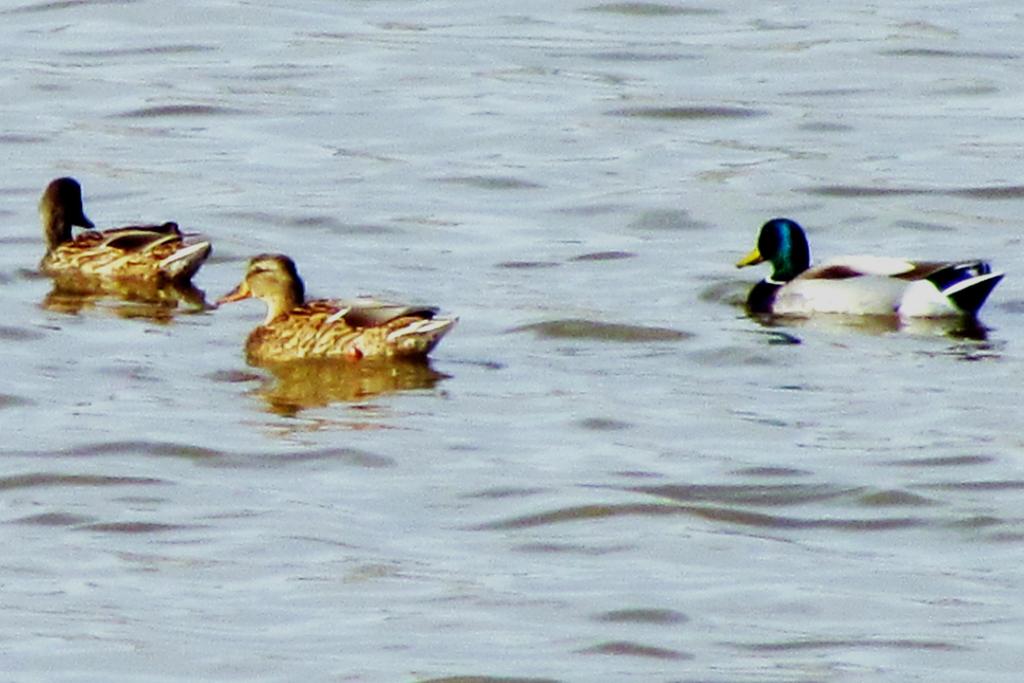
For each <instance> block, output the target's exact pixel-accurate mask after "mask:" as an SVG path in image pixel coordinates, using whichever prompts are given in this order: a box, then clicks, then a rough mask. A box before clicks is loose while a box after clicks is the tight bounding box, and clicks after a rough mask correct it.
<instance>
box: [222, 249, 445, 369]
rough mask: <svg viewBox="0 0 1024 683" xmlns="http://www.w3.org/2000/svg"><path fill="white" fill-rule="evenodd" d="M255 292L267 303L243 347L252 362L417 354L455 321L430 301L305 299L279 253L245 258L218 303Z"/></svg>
mask: <svg viewBox="0 0 1024 683" xmlns="http://www.w3.org/2000/svg"><path fill="white" fill-rule="evenodd" d="M250 297H255V298H257V299H261V300H262V301H263V303H265V304H266V305H267V317H266V319H265V320H264V321H263V324H262V325H260V326H259V327H257V328H256V329H255V330H253V331H252V333H251V334H250V335H249V338H248V340H247V341H246V343H245V351H246V355H247V356H248V358H249V360H250V361H251V362H253V363H256V364H274V363H284V362H289V361H295V360H303V359H314V358H321V359H323V358H335V359H347V360H359V359H361V358H417V357H419V358H422V357H424V356H426V355H427V354H428V353H429V352H430V351H431V349H433V348H434V347H435V346H436V345H437V343H438V342H439V341H441V337H443V336H444V335H445V334H446V333H447V332H448V331H449V330H450V329H451V328H452V326H453V325H454V324H455V322H456V321H455V319H453V318H438V317H435V316H436V314H437V309H436V308H433V307H430V306H404V305H401V304H391V303H384V302H379V301H374V300H372V299H354V300H348V301H345V300H325V299H316V300H308V301H307V300H306V296H305V287H304V285H303V283H302V278H300V277H299V273H298V271H297V270H296V268H295V263H294V262H293V261H292V260H291V259H290V258H288V257H287V256H284V255H283V254H260V255H259V256H255V257H253V258H252V259H251V260H250V261H249V267H248V269H247V270H246V272H245V277H244V278H243V280H242V282H241V283H240V284H239V285H238V286H237V287H235V289H234V290H232V291H231V292H229V293H228V294H226V295H224V296H223V297H221V299H220V300H219V301H218V302H217V303H218V304H224V303H228V302H230V301H240V300H242V299H248V298H250Z"/></svg>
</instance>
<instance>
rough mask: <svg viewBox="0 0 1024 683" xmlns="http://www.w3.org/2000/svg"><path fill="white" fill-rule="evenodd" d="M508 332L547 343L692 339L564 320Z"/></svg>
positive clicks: (682, 334)
mask: <svg viewBox="0 0 1024 683" xmlns="http://www.w3.org/2000/svg"><path fill="white" fill-rule="evenodd" d="M509 332H533V333H535V334H536V335H537V336H538V337H543V338H547V339H590V340H594V341H607V342H665V341H680V340H683V339H690V338H691V337H692V336H693V335H692V334H690V333H689V332H683V331H681V330H673V329H671V328H668V327H644V326H641V325H623V324H618V323H605V322H598V321H596V320H583V319H578V318H567V319H563V320H547V321H545V322H540V323H532V324H530V325H520V326H519V327H513V328H512V329H511V330H509Z"/></svg>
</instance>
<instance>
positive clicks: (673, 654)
mask: <svg viewBox="0 0 1024 683" xmlns="http://www.w3.org/2000/svg"><path fill="white" fill-rule="evenodd" d="M578 652H579V653H580V654H584V655H618V656H626V657H647V658H651V659H674V660H687V659H693V655H692V654H690V653H688V652H681V651H679V650H670V649H668V648H664V647H654V646H653V645H643V644H642V643H633V642H630V641H627V640H613V641H609V642H607V643H599V644H597V645H594V646H593V647H588V648H585V649H583V650H579V651H578Z"/></svg>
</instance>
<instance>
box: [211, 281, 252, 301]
mask: <svg viewBox="0 0 1024 683" xmlns="http://www.w3.org/2000/svg"><path fill="white" fill-rule="evenodd" d="M251 296H252V290H251V289H249V283H248V282H246V281H245V280H242V282H241V284H239V285H238V286H237V287H235V288H234V289H232V290H231V291H230V292H228V293H227V294H225V295H224V296H222V297H221V298H219V299H217V305H218V306H220V305H221V304H227V303H231V302H232V301H241V300H242V299H248V298H249V297H251Z"/></svg>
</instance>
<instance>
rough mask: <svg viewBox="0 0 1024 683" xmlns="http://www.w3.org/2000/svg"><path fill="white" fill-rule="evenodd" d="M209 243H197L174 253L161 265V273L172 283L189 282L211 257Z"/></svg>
mask: <svg viewBox="0 0 1024 683" xmlns="http://www.w3.org/2000/svg"><path fill="white" fill-rule="evenodd" d="M211 249H212V247H211V246H210V243H209V242H197V243H196V244H190V245H189V246H187V247H185V248H183V249H179V250H178V251H176V252H174V253H173V254H171V255H170V256H168V257H167V258H165V259H164V260H162V261H161V262H160V264H159V268H160V272H161V273H163V274H164V276H165V277H167V279H168V280H170V281H171V282H187V281H188V280H190V279H191V278H192V276H193V275H195V274H196V271H197V270H199V267H200V266H201V265H203V262H204V261H205V260H206V258H207V257H208V256H209V255H210V251H211Z"/></svg>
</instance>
